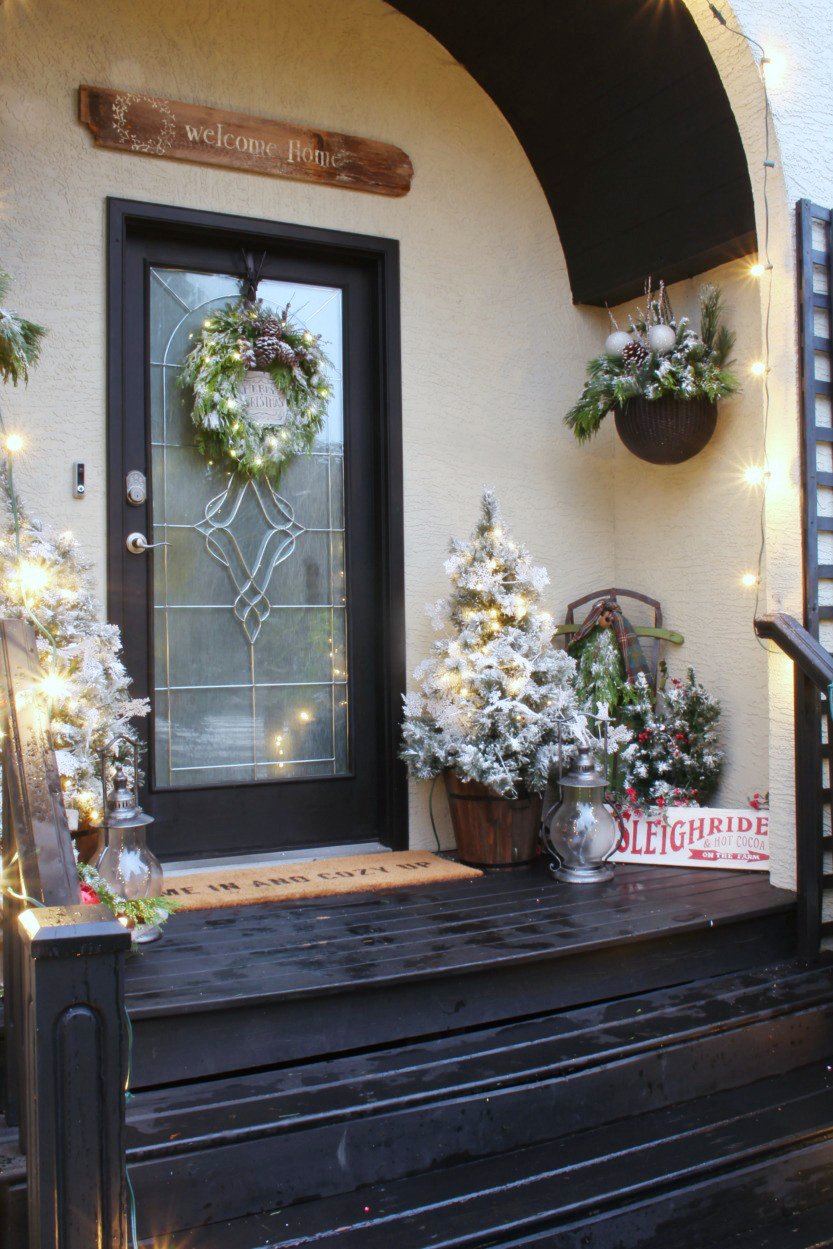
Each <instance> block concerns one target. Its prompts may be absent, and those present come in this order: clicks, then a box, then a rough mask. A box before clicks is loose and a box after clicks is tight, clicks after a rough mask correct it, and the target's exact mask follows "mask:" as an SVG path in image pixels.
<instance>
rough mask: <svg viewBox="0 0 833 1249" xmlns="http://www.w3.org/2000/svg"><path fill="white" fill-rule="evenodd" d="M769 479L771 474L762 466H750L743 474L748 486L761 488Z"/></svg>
mask: <svg viewBox="0 0 833 1249" xmlns="http://www.w3.org/2000/svg"><path fill="white" fill-rule="evenodd" d="M768 477H769V473H768V472H767V471H766V469H765V468H764V467H763V466H762V465H761V464H750V465H749V466H748V468H746V469H744V472H743V479H744V481H745V482H746V484H747V485H748V486H761V485H763V483H764V482H765V481H766V480H767V478H768Z"/></svg>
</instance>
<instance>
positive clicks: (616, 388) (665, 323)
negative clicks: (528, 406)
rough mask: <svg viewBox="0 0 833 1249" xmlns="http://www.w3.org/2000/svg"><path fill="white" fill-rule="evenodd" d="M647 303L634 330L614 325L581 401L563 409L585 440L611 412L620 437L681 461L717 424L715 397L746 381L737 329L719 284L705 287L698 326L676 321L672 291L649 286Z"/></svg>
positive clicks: (660, 460)
mask: <svg viewBox="0 0 833 1249" xmlns="http://www.w3.org/2000/svg"><path fill="white" fill-rule="evenodd" d="M645 296H646V299H645V307H644V308H639V309H638V310H637V314H636V317H635V318H634V317H630V318H629V321H630V326H631V328H630V332H626V331H625V330H620V329H619V328H618V326H617V325H616V322H615V321H613V317H612V315H611V320H612V321H613V324H614V326H615V329H614V332H613V333H612V334H609V335H608V337H607V340H606V342H605V345H604V351H603V353H602V354H601V355H598V356H595V357H594V358H593V359H592V360H591V361H590V363H589V364H588V366H587V380H586V381H585V383H584V390H583V391H582V393H581V397H580V398H579V400H578V402H577V403H575V404H573V406H572V408H571V409H570V411H569V412H568V413H567V415H566V416H565V417H564V421H565V423H566V425H567V426H568V427H569V428H570V429H571V430H572V432H573V433H574V434H575V436H576V439H577V440H578V441H579V442H580V443H583V442H587V441H589V439H591V438H592V437H593V436H594V435H595V434H596V433H598V431H599V427H600V426H601V423H602V421H603V420H604V418H605V417H606V416H607V415H608V414H609V413H610V412H612V413H613V415H614V419H615V421H616V428H617V430H618V432H619V437H620V438H621V439H622V442H623V443H624V444H625V446H626V447H627V448H628V450H629V451H630V452H632V453H633V454H634V455H635V456H638V457H639V459H640V460H646V461H647V462H648V463H649V464H682V463H683V461H684V460H690V459H691V458H692V457H693V456H695V455H698V454H699V452H700V451H702V450H703V448H704V447H705V445H706V443H707V442H708V441H709V439H710V438H711V436H712V434H713V433H714V431H715V427H716V425H717V402H718V400H719V399H726V398H728V397H729V396H730V395H734V394H737V392H738V391H739V389H740V384H739V382H738V379H737V377H735V375H734V373H732V372H731V370H730V368H729V365H730V363H731V361H730V359H729V357H730V355H731V352H732V348H733V347H734V343H735V335H734V334H733V333H732V331H731V330H729V329H727V328H726V326H725V325H722V324H721V315H722V312H721V299H720V288H719V287H716V286H704V287H703V288H702V290H701V291H700V329H699V333H698V332H696V331H695V330H694V329H692V327H691V325H690V323H689V319H688V317H681V318H680V319H679V321H677V320H676V319H675V318H674V316H673V314H672V311H671V304H670V301H669V299H668V292H667V290H666V289H665V286H664V284H663V283H662V282H661V283H660V285H659V290H658V291H653V290H652V289H651V283H650V281H649V282H648V283H646V287H645Z"/></svg>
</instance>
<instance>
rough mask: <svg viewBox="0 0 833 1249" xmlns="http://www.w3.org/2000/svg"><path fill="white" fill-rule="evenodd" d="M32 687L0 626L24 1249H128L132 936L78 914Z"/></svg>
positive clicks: (7, 1008) (42, 709) (7, 929)
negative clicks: (127, 960)
mask: <svg viewBox="0 0 833 1249" xmlns="http://www.w3.org/2000/svg"><path fill="white" fill-rule="evenodd" d="M39 682H40V669H39V664H38V658H37V651H36V645H35V635H34V632H33V630H32V628H31V626H29V625H27V624H24V623H23V622H22V621H19V620H7V621H0V700H2V706H0V711H1V712H2V721H3V726H2V727H3V733H4V735H3V886H4V888H3V971H4V985H5V990H4V1016H3V1027H4V1033H5V1036H4V1042H5V1043H4V1046H3V1052H4V1054H5V1060H4V1071H3V1073H2V1075H3V1095H4V1106H3V1109H4V1111H5V1115H6V1120H7V1123H8V1124H10V1125H11V1126H17V1127H18V1129H19V1134H20V1147H21V1151H22V1152H23V1153H24V1154H25V1156H26V1171H27V1201H28V1249H59V1247H60V1249H90V1247H91V1246H93V1245H95V1246H97V1247H100V1249H124V1246H125V1245H126V1243H127V1242H126V1217H125V1212H126V1175H125V1161H124V1157H125V1155H124V1084H125V1076H126V1068H127V1048H126V1034H125V1025H124V983H123V981H124V956H125V951H126V950H127V949H129V947H130V935H129V933H127V932H126V931H125V929H124V928H123V927H122V926H121V925H120V924H118V923H117V922H116V920H115V919H114V918H113V915H112V913H111V912H110V911H108V910H107V909H106V907H103V906H82V905H81V898H80V892H79V886H78V878H77V875H76V871H75V862H74V856H73V853H72V843H71V840H70V835H69V830H68V827H67V820H66V813H65V811H64V806H63V801H62V799H61V789H60V781H59V777H58V769H57V765H56V762H55V755H54V752H53V750H52V745H51V741H50V737H49V731H48V722H47V707H46V700H45V697H44V695H43V694H42V693H41V692H40V690H39ZM20 1249H23V1246H21V1247H20Z"/></svg>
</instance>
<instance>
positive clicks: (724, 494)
mask: <svg viewBox="0 0 833 1249" xmlns="http://www.w3.org/2000/svg"><path fill="white" fill-rule="evenodd" d="M707 280H708V281H712V282H715V283H717V284H718V285H719V286H720V288H721V291H722V294H723V301H724V308H725V312H724V320H725V323H726V324H727V325H728V326H730V327H731V328H732V329H733V330H734V331H735V332H736V334H737V343H736V350H735V365H734V368H735V371H736V372H737V374H738V375H739V376H740V377H741V378H742V381H743V392H742V393H741V394H740V395H738V396H736V397H734V398H733V399H731V400H726V401H724V402H723V403H721V404H720V405H719V416H718V425H717V430H716V433H715V435H714V437H713V438H712V440H711V442H710V443H709V444H708V446H707V447H706V448H705V450H704V451H702V452H701V453H700V454H699V455H698V456H696V457H695V458H694V459H691V460H688V461H687V462H686V463H684V464H678V465H674V466H665V465H662V466H659V465H650V464H645V463H643V462H642V461H641V460H638V459H637V458H636V457H635V456H633V455H631V454H630V452H629V451H628V450H627V449H626V448H625V447H624V445H623V444H622V443H621V441H620V440H619V439H618V438H616V437H615V436H614V437H613V439H612V446H613V451H614V464H615V468H614V483H615V485H614V498H615V506H616V519H615V524H614V533H615V540H616V578H617V584H619V585H624V586H635V587H638V588H645V589H647V590H648V591H649V592H650V593H652V594H654V595H655V596H656V597H657V598H660V599H661V600H662V604H663V611H664V615H665V620H666V623H667V624H668V626H669V627H671V628H673V629H676V630H678V631H679V632H680V633H682V634H683V635H684V637H685V639H686V640H685V643H684V644H683V646H681V647H676V646H668V647H666V658H667V661H668V665H669V670H670V671H671V673H672V674H673V675H677V676H680V677H683V676H684V675H685V671H686V669H687V668H688V667H689V666H691V667H693V668H694V669H695V671H696V673H697V676H698V678H699V679H700V680H701V681H702V682H703V684H704V685H705V686H706V688H707V689H708V690H709V691H710V692H711V693H712V694H714V695H715V696H717V697H718V698H720V700H721V703H722V705H723V718H722V726H721V727H722V736H723V741H724V746H725V750H726V764H725V767H724V773H723V778H722V782H721V786H720V791H719V793H718V797H717V799H716V802H717V803H718V804H719V805H722V806H727V807H735V806H745V805H746V803H747V800H748V798H749V796H750V795H751V794H753V793H755V792H764V791H765V790H766V789H767V788H768V779H767V778H768V715H767V659H766V654H765V652H764V650H763V649H762V647H761V645H760V643H759V642H758V641H757V639H756V638H755V635H754V632H753V629H752V619H753V615H754V605H755V591H754V590H750V589H745V588H743V587H742V585H741V576H742V574H743V573H745V572H748V571H755V570H756V568H757V562H758V551H759V547H760V506H761V490H760V487H750V486H749V485H748V484H747V483H746V482H745V481H744V478H743V473H744V469H745V468H746V467H748V466H749V465H752V464H760V463H761V460H762V443H763V439H762V436H761V423H760V398H761V384H760V381H758V380H757V379H754V378H751V377H750V376H749V373H748V367H749V365H750V364H751V363H752V361H754V360H756V359H758V358H759V356H760V337H761V336H760V320H759V308H758V285H757V283H756V282H755V280H754V279H752V278H750V277H749V265H748V262H747V261H740V262H737V263H734V264H729V265H724V266H722V267H721V268H720V269H716V270H713V271H712V272H711V273H709V274H706V275H703V276H702V277H699V278H697V279H694V280H692V281H689V282H682V283H678V284H677V285H675V286H672V287H671V288H670V290H669V294H670V298H671V303H672V306H673V308H674V312H675V313H676V315H677V316H682V315H687V316H689V317H690V318H691V321H692V324H693V326H694V327H695V328H696V327H697V326H698V324H699V309H698V294H699V290H700V287H701V285H702V283H703V282H704V281H707ZM632 308H633V305H625V306H624V307H623V308H621V309H616V310H615V315H616V316H617V318H618V319H619V320H620V324H623V325H624V324H626V315H627V312H628V311H629V310H632ZM608 436H610V435H608ZM764 594H765V589H764V590H763V591H762V601H763V597H764Z"/></svg>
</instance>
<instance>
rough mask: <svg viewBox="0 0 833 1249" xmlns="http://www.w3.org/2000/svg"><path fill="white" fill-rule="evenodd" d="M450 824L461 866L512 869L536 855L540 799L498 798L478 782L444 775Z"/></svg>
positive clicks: (524, 796)
mask: <svg viewBox="0 0 833 1249" xmlns="http://www.w3.org/2000/svg"><path fill="white" fill-rule="evenodd" d="M444 775H445V789H446V793H447V794H448V806H449V810H450V812H451V823H452V826H453V828H454V836H455V838H456V839H457V851H458V853H459V856H460V862H461V863H468V864H469V866H471V867H516V866H518V865H519V864H521V863H529V862H531V860H532V859H534V858H535V857H536V855H537V853H538V830H539V828H540V824H541V804H542V799H541V797H540V796H539V795H537V794H524V795H523V796H521V797H519V798H499V797H498V796H497V795H496V794H494V793H493V792H492V790H490V789H488V788H487V787H486V786H485V785H481V784H480V782H479V781H462V780H460V778H459V777H458V776H456V775H455V774H454V773H453V772H446V773H445V774H444Z"/></svg>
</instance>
